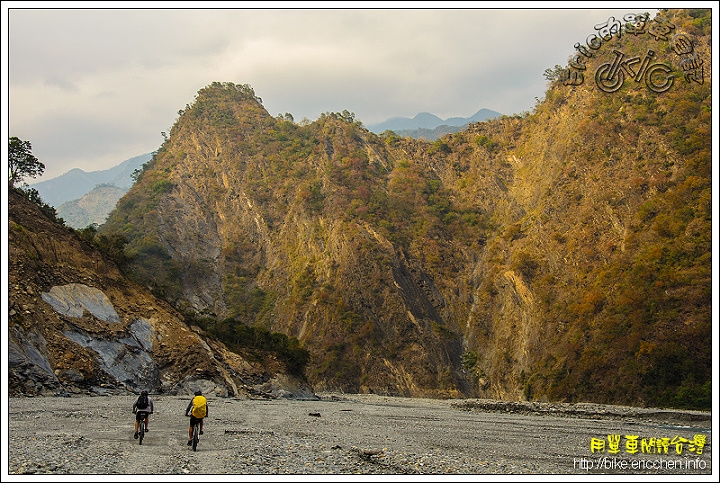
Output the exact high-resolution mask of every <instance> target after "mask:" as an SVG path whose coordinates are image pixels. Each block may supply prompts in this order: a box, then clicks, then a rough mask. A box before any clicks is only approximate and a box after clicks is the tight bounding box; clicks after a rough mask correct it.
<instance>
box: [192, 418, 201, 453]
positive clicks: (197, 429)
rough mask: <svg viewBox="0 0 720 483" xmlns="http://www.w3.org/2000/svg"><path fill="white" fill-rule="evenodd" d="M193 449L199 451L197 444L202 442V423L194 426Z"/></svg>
mask: <svg viewBox="0 0 720 483" xmlns="http://www.w3.org/2000/svg"><path fill="white" fill-rule="evenodd" d="M192 434H193V436H192V449H193V451H197V444H198V441H200V423H195V424H193V433H192Z"/></svg>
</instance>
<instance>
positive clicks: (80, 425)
mask: <svg viewBox="0 0 720 483" xmlns="http://www.w3.org/2000/svg"><path fill="white" fill-rule="evenodd" d="M318 396H319V397H320V399H319V400H317V401H296V400H285V399H275V400H266V399H234V398H213V397H209V398H208V406H209V415H208V418H207V419H206V422H205V428H204V434H203V436H202V437H201V439H200V443H199V445H198V448H197V451H193V450H192V448H191V447H189V446H187V444H186V443H187V427H188V422H189V420H188V418H186V417H185V415H184V414H185V408H186V406H187V404H188V402H189V400H190V397H177V396H162V395H160V396H153V397H154V400H155V414H153V415H152V416H151V418H150V424H149V429H150V431H149V432H148V433H147V435H146V437H145V440H144V442H143V444H142V445H139V444H138V440H135V439H133V432H134V430H133V425H134V415H133V414H132V412H131V408H132V404H133V401H134V400H135V398H134V397H130V396H94V397H93V396H74V397H70V398H65V397H32V398H31V397H13V398H9V400H8V422H9V429H8V453H7V454H8V456H7V458H8V461H7V470H6V471H7V474H8V475H10V476H12V475H49V474H52V475H98V474H109V475H111V474H119V475H122V474H172V475H192V474H207V475H326V474H332V475H476V474H477V475H479V474H497V475H508V474H509V475H522V474H549V475H564V474H568V475H600V474H616V475H623V474H648V475H657V476H661V475H662V476H664V475H712V455H711V439H712V438H711V431H712V418H711V415H710V413H709V412H700V411H668V410H659V409H640V408H631V407H623V406H601V405H593V404H548V403H528V402H526V403H510V402H500V401H489V400H477V399H473V400H434V399H408V398H398V397H386V396H378V395H349V394H319V395H318ZM615 435H617V436H615ZM634 436H636V437H637V438H634ZM616 438H619V439H616ZM651 443H652V444H651ZM634 450H636V451H634ZM698 479H700V478H697V477H694V478H693V480H694V481H696V480H698ZM16 480H17V479H16Z"/></svg>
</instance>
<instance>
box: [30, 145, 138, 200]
mask: <svg viewBox="0 0 720 483" xmlns="http://www.w3.org/2000/svg"><path fill="white" fill-rule="evenodd" d="M151 158H152V153H147V154H141V155H140V156H135V157H133V158H130V159H127V160H125V161H123V162H122V163H120V164H118V165H117V166H115V167H113V168H110V169H105V170H100V171H91V172H89V173H88V172H86V171H83V170H82V169H80V168H73V169H71V170H70V171H68V172H67V173H65V174H61V175H60V176H58V177H56V178H53V179H49V180H46V181H40V182H38V183H34V184H30V187H31V188H34V189H36V190H37V191H38V193H40V197H41V198H42V199H43V201H44V202H45V203H47V204H49V205H52V206H54V207H56V208H57V207H59V206H60V205H61V204H63V203H65V202H66V201H72V200H78V199H80V198H82V197H83V196H84V195H86V194H87V193H89V192H90V191H92V189H93V188H95V187H96V186H97V185H101V184H104V185H113V186H116V187H118V188H122V189H124V190H125V191H127V190H128V188H130V187H131V186H132V184H133V179H132V173H133V171H135V170H136V169H138V168H140V167H141V166H142V165H143V164H145V163H146V162H148V161H150V159H151Z"/></svg>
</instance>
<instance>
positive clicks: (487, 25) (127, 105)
mask: <svg viewBox="0 0 720 483" xmlns="http://www.w3.org/2000/svg"><path fill="white" fill-rule="evenodd" d="M222 5H225V4H222ZM232 5H234V4H232ZM631 11H632V10H631ZM617 12H619V13H617ZM612 13H615V14H616V15H622V13H623V11H622V10H592V9H584V10H575V9H552V10H551V9H535V10H529V9H457V8H455V9H437V8H435V9H405V8H402V9H397V8H395V9H388V8H372V9H350V8H340V9H318V8H315V9H263V8H255V9H222V8H221V9H217V8H216V9H205V8H200V9H193V8H186V9H162V8H161V9H122V8H120V9H112V8H108V9H92V8H88V9H72V8H71V9H53V10H51V9H11V10H10V11H9V35H8V38H9V43H8V44H9V45H8V57H9V61H8V70H9V76H8V79H9V104H10V109H9V120H10V130H11V135H16V136H18V137H21V138H22V139H28V140H31V142H32V143H33V147H34V148H35V147H36V146H37V151H34V154H35V155H36V156H38V158H39V159H41V160H42V161H43V162H44V163H45V164H46V173H45V176H44V177H43V179H49V178H50V177H54V176H58V175H60V174H62V173H64V172H65V171H67V170H69V169H70V168H72V167H75V166H80V167H83V169H86V168H85V167H87V166H94V165H96V166H97V168H94V169H106V168H107V167H109V166H112V165H114V164H118V163H120V162H122V161H124V160H125V159H128V158H130V157H132V156H136V155H138V154H143V153H145V152H150V151H153V150H155V149H157V147H158V145H159V142H160V141H161V138H160V134H159V133H160V132H161V131H168V130H169V129H170V127H171V126H172V124H173V123H174V121H175V119H176V118H177V111H178V110H179V109H183V108H184V107H185V105H186V104H190V103H192V102H193V100H194V98H195V94H196V93H197V91H198V90H200V89H202V88H203V87H205V86H207V85H209V84H210V83H212V82H214V81H220V82H235V83H238V84H250V85H251V86H252V87H253V88H254V89H255V92H256V93H257V95H258V96H260V97H262V98H263V101H264V105H265V107H266V109H267V110H268V111H269V112H270V114H272V115H277V114H279V113H285V112H290V113H292V114H293V116H294V117H295V118H296V119H298V120H299V119H302V118H303V117H306V118H308V119H310V120H314V119H316V118H317V117H318V116H319V115H320V114H321V113H323V112H327V111H342V110H345V109H347V110H349V111H352V112H354V113H355V114H356V117H357V119H359V120H360V121H362V122H363V123H365V124H366V125H368V124H373V123H377V122H381V121H383V120H385V119H387V118H389V117H395V116H414V115H415V114H417V113H418V112H421V111H429V112H432V113H434V114H436V115H438V116H440V117H451V116H469V115H471V114H473V113H474V112H475V111H477V110H478V109H480V108H483V107H485V108H489V109H493V110H496V111H500V112H503V113H505V114H513V113H519V112H522V111H524V110H529V109H531V108H532V106H533V105H534V103H535V97H540V96H542V95H543V93H544V89H545V79H544V78H543V75H542V74H543V71H544V69H545V68H548V67H553V66H554V65H555V64H565V63H566V61H567V58H568V56H569V55H570V54H571V53H572V51H573V44H574V43H575V42H578V41H581V42H582V41H583V40H584V39H585V38H586V37H587V35H589V34H590V33H592V32H593V26H594V25H595V24H597V23H599V22H602V21H603V20H606V19H607V18H608V16H609V15H610V14H612ZM83 133H84V134H83ZM68 140H72V144H71V145H69V144H68V142H69V141H68ZM120 146H126V149H125V150H122V149H121V148H120ZM138 149H140V151H137V150H138ZM71 152H72V153H74V154H73V155H71ZM101 153H105V154H101ZM111 153H112V154H111ZM112 155H118V156H119V157H118V159H115V160H113V161H112V162H111V164H110V165H105V164H104V163H107V162H108V161H105V160H107V159H109V158H110V157H111V156H112ZM70 162H74V163H76V164H75V165H69V164H68V163H70Z"/></svg>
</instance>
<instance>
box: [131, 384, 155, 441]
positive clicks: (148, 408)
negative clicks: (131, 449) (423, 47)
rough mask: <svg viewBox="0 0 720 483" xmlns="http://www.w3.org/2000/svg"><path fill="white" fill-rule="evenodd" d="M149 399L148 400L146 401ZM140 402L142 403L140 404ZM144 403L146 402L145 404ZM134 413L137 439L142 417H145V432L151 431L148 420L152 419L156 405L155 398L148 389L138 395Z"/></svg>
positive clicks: (133, 409) (134, 404)
mask: <svg viewBox="0 0 720 483" xmlns="http://www.w3.org/2000/svg"><path fill="white" fill-rule="evenodd" d="M145 400H147V402H146V401H145ZM138 403H139V404H140V405H139V406H138ZM143 403H144V404H143ZM132 411H133V413H135V436H134V438H135V439H138V426H140V421H141V420H142V419H145V432H146V433H147V432H148V431H150V430H149V429H148V422H149V421H150V415H151V414H152V413H153V412H154V411H155V405H154V404H153V400H152V398H151V397H150V396H148V392H147V391H143V392H142V393H140V397H138V398H137V399H136V400H135V402H134V403H133V408H132Z"/></svg>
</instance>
